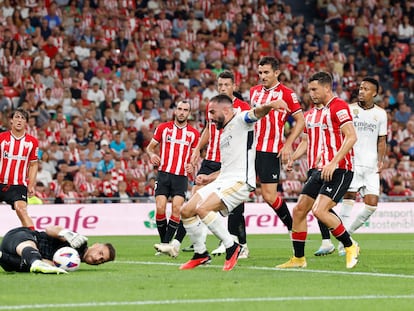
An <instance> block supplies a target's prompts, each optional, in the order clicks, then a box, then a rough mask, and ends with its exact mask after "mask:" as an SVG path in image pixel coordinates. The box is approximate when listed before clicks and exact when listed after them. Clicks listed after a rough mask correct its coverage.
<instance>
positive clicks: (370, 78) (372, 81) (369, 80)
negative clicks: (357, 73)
mask: <svg viewBox="0 0 414 311" xmlns="http://www.w3.org/2000/svg"><path fill="white" fill-rule="evenodd" d="M364 81H366V82H369V83H372V84H373V85H375V88H376V91H377V94H378V91H379V83H378V80H377V79H374V78H372V77H365V78H364V79H362V82H364Z"/></svg>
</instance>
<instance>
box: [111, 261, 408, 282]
mask: <svg viewBox="0 0 414 311" xmlns="http://www.w3.org/2000/svg"><path fill="white" fill-rule="evenodd" d="M115 263H117V264H134V265H155V266H157V265H158V266H180V264H179V263H172V262H153V261H115ZM203 268H222V266H219V265H206V266H203ZM237 269H248V270H266V271H283V272H298V271H299V272H303V273H326V274H342V275H361V276H371V277H388V278H401V279H414V275H410V274H395V273H372V272H358V271H332V270H312V269H278V268H273V267H251V266H250V267H249V266H237Z"/></svg>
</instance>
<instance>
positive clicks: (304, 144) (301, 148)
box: [287, 133, 308, 171]
mask: <svg viewBox="0 0 414 311" xmlns="http://www.w3.org/2000/svg"><path fill="white" fill-rule="evenodd" d="M301 138H302V139H301V141H300V143H299V145H298V147H297V148H296V150H295V152H293V154H292V157H291V158H289V160H288V163H287V170H289V171H290V170H292V167H293V162H295V161H296V160H297V159H299V158H300V157H301V156H303V155H304V154H305V153H306V151H307V150H308V135H307V134H305V133H303V134H302V137H301Z"/></svg>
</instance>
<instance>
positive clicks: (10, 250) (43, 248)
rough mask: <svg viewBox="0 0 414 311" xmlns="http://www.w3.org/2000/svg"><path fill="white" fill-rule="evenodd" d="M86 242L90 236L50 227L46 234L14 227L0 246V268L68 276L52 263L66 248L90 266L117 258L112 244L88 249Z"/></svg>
mask: <svg viewBox="0 0 414 311" xmlns="http://www.w3.org/2000/svg"><path fill="white" fill-rule="evenodd" d="M87 241H88V238H87V237H85V236H83V235H81V234H79V233H76V232H73V231H70V230H67V229H63V228H62V227H59V226H50V227H47V228H46V230H45V231H33V230H30V229H29V228H25V227H19V228H15V229H12V230H10V231H9V232H7V233H6V235H5V236H4V238H3V241H2V243H1V245H0V266H1V267H2V268H3V269H4V270H5V271H8V272H9V271H16V272H33V273H49V274H60V273H66V271H65V270H63V269H61V268H58V267H55V266H54V265H53V262H52V259H53V255H54V253H55V252H56V251H57V250H58V249H59V248H61V247H64V246H70V247H72V248H74V249H76V250H77V251H78V253H79V256H80V258H81V261H82V262H85V263H87V264H89V265H99V264H102V263H105V262H107V261H113V260H114V259H115V248H114V247H113V246H112V244H110V243H105V244H104V243H95V244H93V245H91V246H88V245H87Z"/></svg>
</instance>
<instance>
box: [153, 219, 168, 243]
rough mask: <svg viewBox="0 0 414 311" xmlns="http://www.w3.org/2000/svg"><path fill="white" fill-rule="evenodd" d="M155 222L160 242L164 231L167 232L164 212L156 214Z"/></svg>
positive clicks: (162, 239)
mask: <svg viewBox="0 0 414 311" xmlns="http://www.w3.org/2000/svg"><path fill="white" fill-rule="evenodd" d="M155 222H156V223H157V230H158V235H159V236H160V242H161V243H162V242H163V241H164V237H165V233H166V232H167V217H166V216H165V214H156V215H155Z"/></svg>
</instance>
